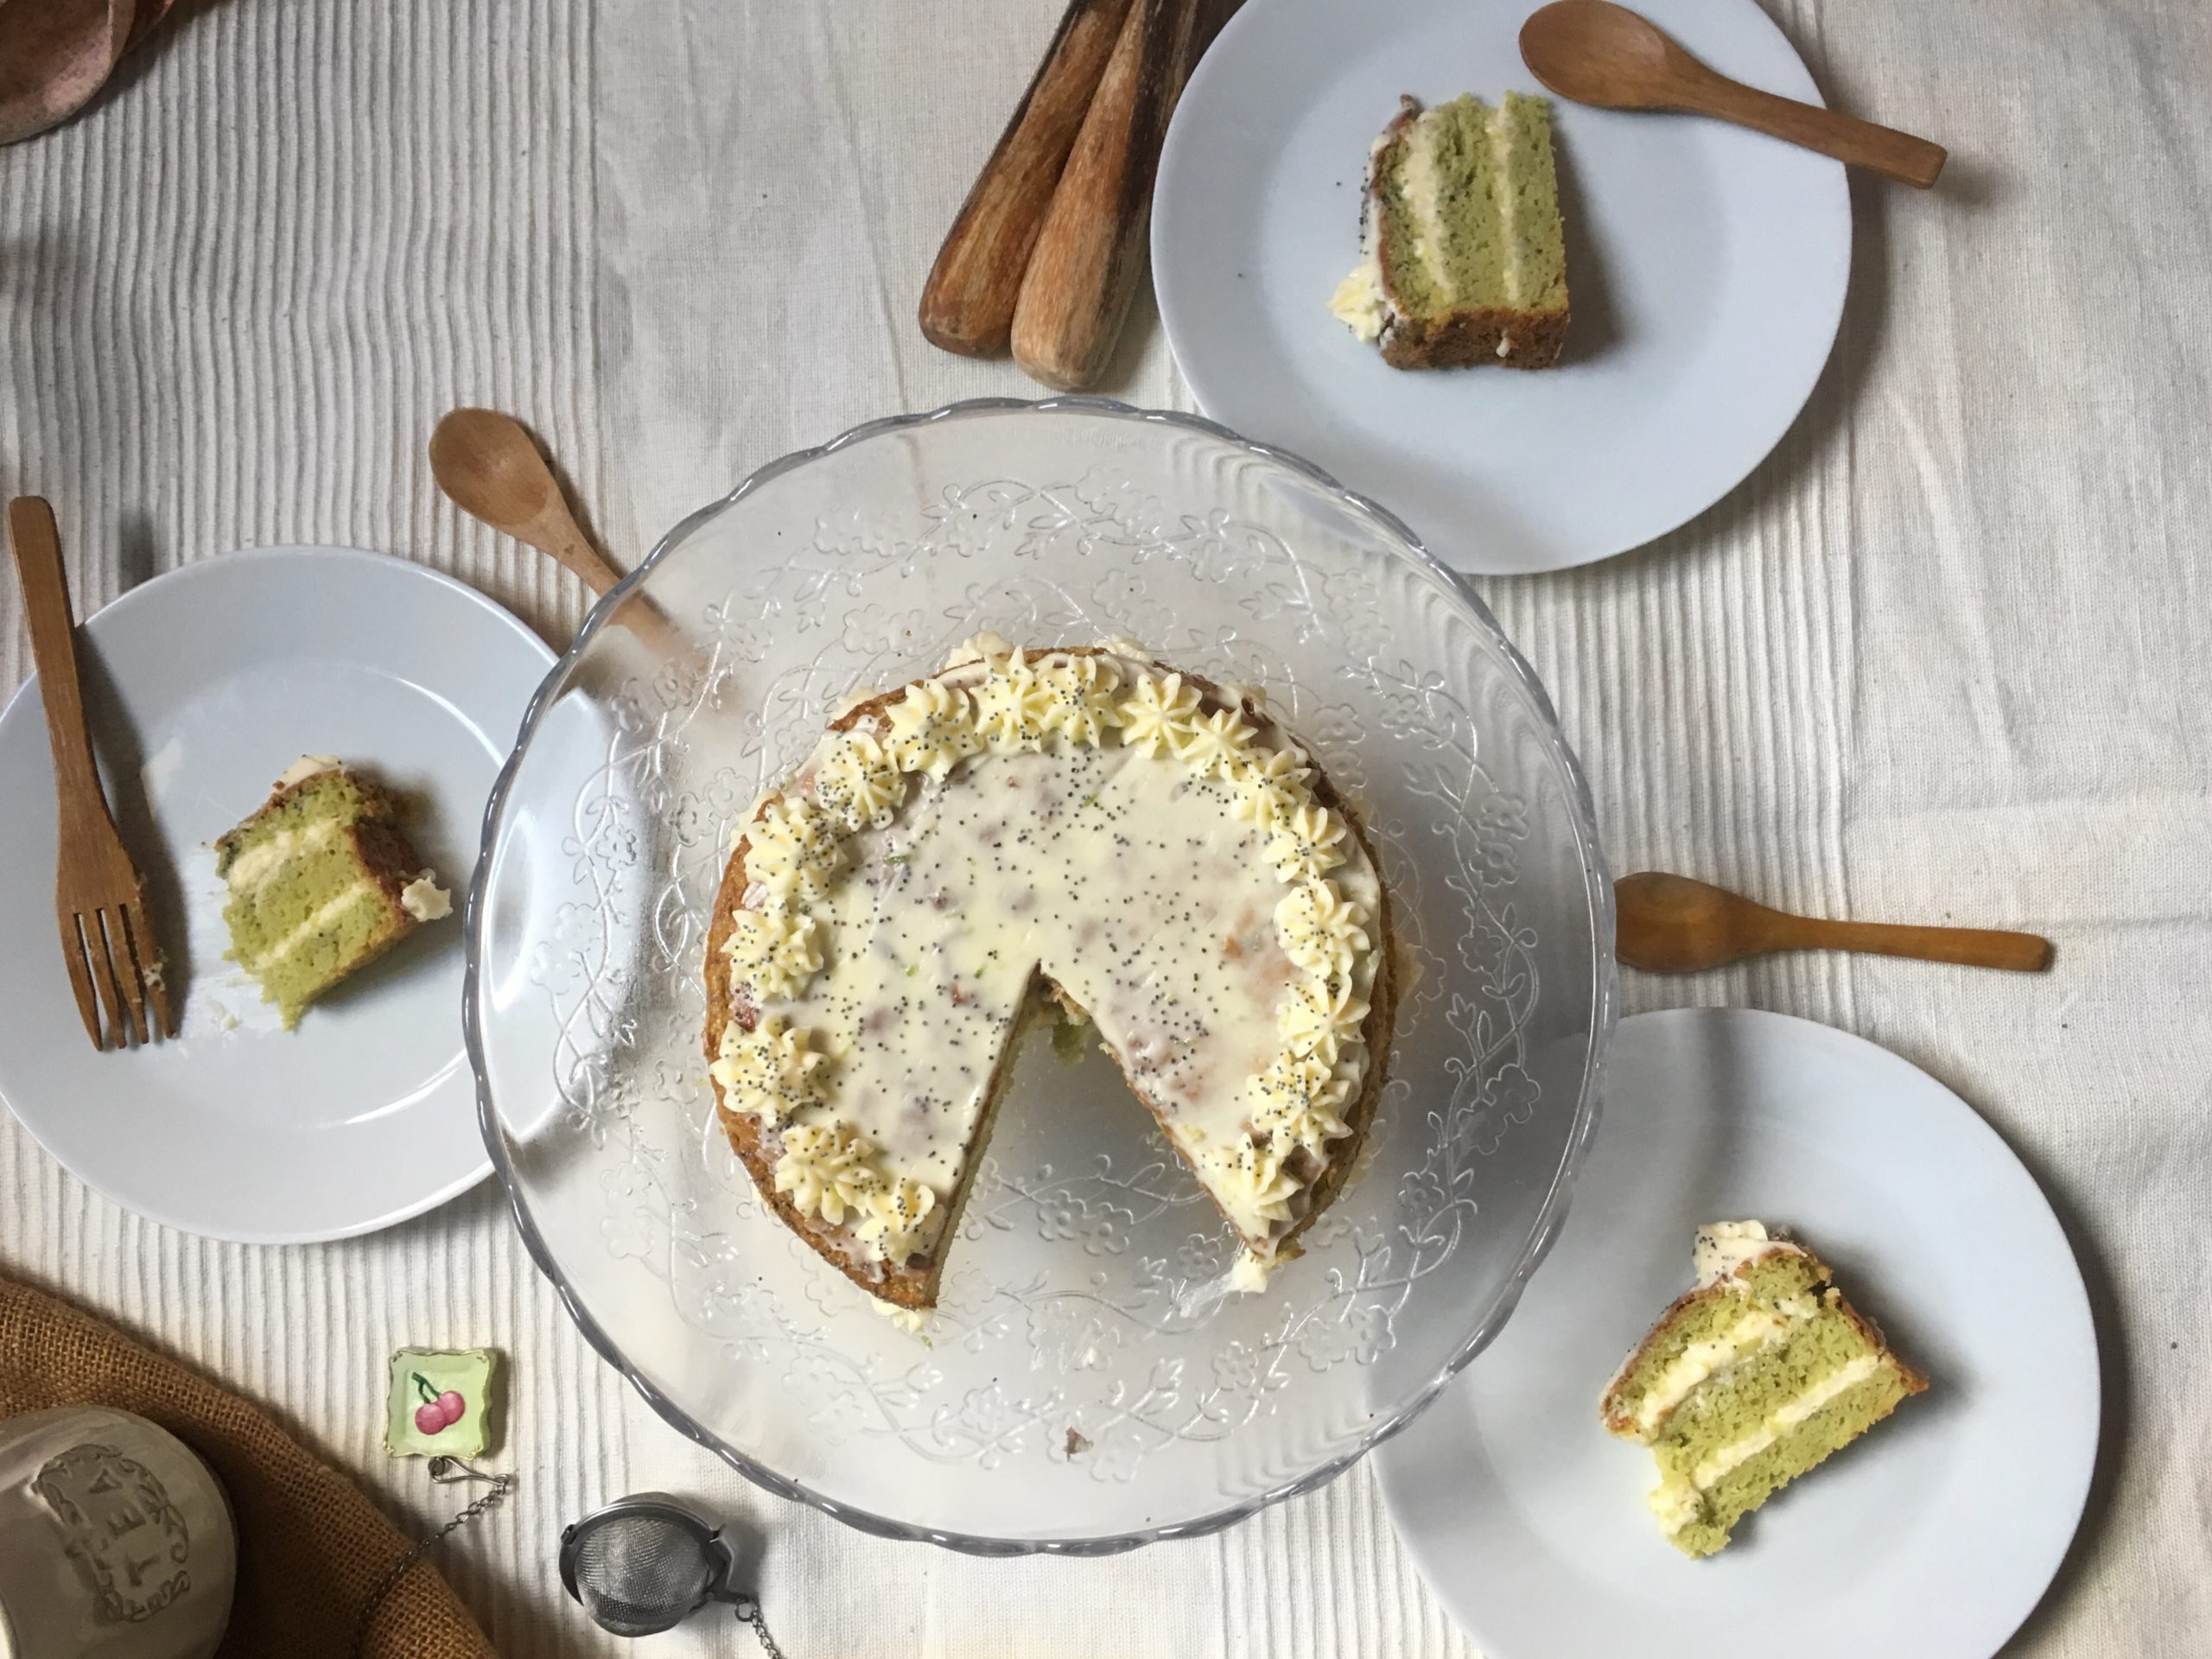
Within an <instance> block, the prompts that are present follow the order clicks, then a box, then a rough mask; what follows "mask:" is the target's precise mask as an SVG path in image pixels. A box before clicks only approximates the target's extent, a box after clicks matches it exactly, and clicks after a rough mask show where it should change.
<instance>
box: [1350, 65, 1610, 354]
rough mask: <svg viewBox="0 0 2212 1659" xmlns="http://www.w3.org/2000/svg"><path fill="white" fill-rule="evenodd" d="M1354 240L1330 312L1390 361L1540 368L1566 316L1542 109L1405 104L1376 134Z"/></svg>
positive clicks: (1519, 103)
mask: <svg viewBox="0 0 2212 1659" xmlns="http://www.w3.org/2000/svg"><path fill="white" fill-rule="evenodd" d="M1363 241H1364V255H1365V257H1363V259H1362V260H1361V262H1360V264H1359V266H1358V267H1357V269H1356V270H1354V271H1353V272H1352V273H1351V276H1349V277H1345V278H1344V282H1343V283H1341V284H1339V285H1338V289H1337V293H1336V297H1335V298H1334V300H1332V302H1331V303H1330V309H1331V310H1332V311H1333V312H1334V313H1335V314H1336V315H1337V316H1338V318H1340V319H1341V320H1343V321H1344V322H1345V323H1346V324H1348V325H1349V326H1350V327H1351V329H1352V331H1353V332H1354V333H1355V334H1357V335H1358V336H1359V337H1360V338H1361V339H1362V340H1374V341H1376V343H1377V344H1378V345H1380V346H1381V347H1382V351H1383V361H1385V362H1387V363H1389V365H1391V366H1392V367H1394V368H1400V369H1429V368H1467V367H1470V366H1471V365H1477V364H1482V363H1496V364H1499V365H1503V366H1504V367H1506V368H1510V369H1548V368H1549V367H1551V366H1552V365H1553V364H1554V363H1556V362H1558V361H1559V354H1560V347H1561V346H1563V345H1564V344H1565V343H1566V340H1567V319H1568V307H1567V242H1566V232H1565V227H1564V226H1563V225H1562V223H1561V220H1560V210H1559V181H1558V177H1557V175H1556V172H1555V170H1554V165H1553V159H1552V121H1551V106H1550V105H1548V104H1547V103H1546V102H1545V101H1544V100H1543V99H1541V98H1530V97H1528V96H1526V95H1524V94H1522V93H1520V92H1508V93H1507V94H1506V95H1505V97H1504V99H1503V100H1502V101H1501V102H1499V103H1498V104H1497V105H1495V106H1492V105H1486V104H1484V102H1483V101H1482V100H1481V99H1477V98H1473V97H1466V98H1455V99H1452V101H1451V102H1450V103H1448V104H1440V105H1437V106H1436V107H1435V108H1434V109H1433V110H1424V109H1423V108H1422V107H1421V105H1420V104H1419V103H1418V102H1417V101H1416V100H1414V99H1410V98H1408V99H1406V100H1405V102H1404V105H1403V107H1402V109H1401V110H1400V111H1399V112H1398V116H1397V118H1396V119H1395V120H1394V121H1392V122H1391V123H1390V124H1389V126H1388V127H1386V128H1384V129H1383V136H1382V137H1379V138H1377V139H1376V141H1375V145H1374V152H1373V156H1372V159H1371V160H1370V163H1369V168H1368V181H1367V200H1366V213H1365V229H1364V238H1363Z"/></svg>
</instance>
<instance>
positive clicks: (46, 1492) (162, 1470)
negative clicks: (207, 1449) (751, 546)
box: [0, 1406, 238, 1659]
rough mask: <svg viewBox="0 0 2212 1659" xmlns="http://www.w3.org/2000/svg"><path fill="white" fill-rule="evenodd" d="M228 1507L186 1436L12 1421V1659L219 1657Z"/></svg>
mask: <svg viewBox="0 0 2212 1659" xmlns="http://www.w3.org/2000/svg"><path fill="white" fill-rule="evenodd" d="M237 1574H238V1539H237V1535H236V1532H235V1530H234V1529H233V1528H232V1521H231V1510H230V1503H229V1500H228V1499H227V1498H226V1497H224V1495H223V1489H222V1487H221V1486H220V1485H219V1484H217V1482H216V1479H215V1477H214V1475H213V1473H212V1472H211V1471H209V1470H208V1467H207V1465H206V1464H204V1463H202V1462H201V1461H200V1459H199V1457H198V1456H197V1455H196V1454H195V1453H194V1452H193V1451H192V1449H191V1447H189V1446H186V1445H185V1444H184V1442H183V1441H181V1440H178V1439H177V1438H176V1436H175V1435H174V1434H171V1433H168V1430H166V1429H163V1428H160V1427H156V1425H154V1424H152V1423H149V1422H148V1421H146V1420H145V1419H144V1418H143V1417H136V1416H133V1415H131V1414H130V1413H128V1412H123V1411H111V1410H109V1409H108V1408H105V1407H104V1406H58V1407H55V1408H53V1409H52V1410H48V1411H35V1412H32V1413H30V1414H28V1415H25V1416H21V1417H10V1418H8V1419H6V1420H4V1421H0V1659H207V1656H209V1655H211V1654H213V1652H214V1651H215V1647H216V1644H217V1643H219V1642H220V1641H221V1639H222V1635H223V1627H224V1625H225V1624H227V1623H228V1622H229V1619H230V1611H231V1590H232V1584H233V1582H234V1580H236V1578H237Z"/></svg>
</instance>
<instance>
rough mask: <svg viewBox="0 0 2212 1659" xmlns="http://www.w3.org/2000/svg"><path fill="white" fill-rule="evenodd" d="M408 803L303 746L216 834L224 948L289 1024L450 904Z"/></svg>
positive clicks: (216, 862) (443, 914) (216, 871)
mask: <svg viewBox="0 0 2212 1659" xmlns="http://www.w3.org/2000/svg"><path fill="white" fill-rule="evenodd" d="M403 817H404V803H403V802H402V801H401V800H400V798H398V797H397V796H396V795H394V794H393V793H392V792H391V791H390V790H388V789H385V788H384V787H382V786H381V785H378V784H375V783H372V782H371V781H370V780H369V779H366V778H364V777H362V776H361V775H360V774H359V772H354V771H353V770H352V769H351V768H349V767H347V766H344V765H342V764H340V761H339V760H338V759H337V758H336V757H335V756H334V755H327V754H310V755H302V757H301V758H300V759H299V760H297V761H296V762H295V763H294V764H293V765H292V766H291V767H290V768H289V769H288V770H287V771H286V772H284V774H283V776H282V777H280V778H279V779H277V782H276V785H275V786H274V788H273V789H272V791H270V797H269V798H268V799H267V800H266V801H264V802H263V803H262V804H261V806H260V807H259V809H258V810H256V811H255V812H254V814H253V815H252V817H249V818H247V819H246V820H245V822H244V823H241V824H239V825H238V828H236V829H232V830H230V831H229V832H228V833H226V835H224V836H222V837H221V838H220V839H219V840H218V841H217V842H216V843H215V873H216V874H218V875H219V876H221V877H222V878H223V885H224V887H226V889H227V891H228V894H229V897H228V899H227V901H226V903H225V905H224V907H223V921H224V924H225V925H226V926H227V927H228V928H229V929H230V934H231V948H230V950H229V953H228V954H229V956H230V957H231V959H232V961H234V962H236V963H238V966H239V967H241V968H243V969H245V971H246V972H247V973H248V974H250V975H251V976H253V977H254V979H256V980H257V981H258V982H259V983H260V985H261V996H262V1000H263V1001H264V1002H274V1003H276V1004H277V1007H279V1008H280V1009H281V1010H282V1011H283V1019H284V1024H285V1026H286V1027H287V1028H289V1027H293V1026H296V1025H297V1024H298V1023H299V1020H300V1015H301V1014H302V1013H303V1012H304V1011H305V1010H306V1008H307V1007H308V1004H309V1003H311V1002H313V1001H315V999H316V998H317V997H319V996H321V995H323V994H324V993H326V992H327V991H328V990H329V989H330V988H332V987H333V986H334V985H336V984H337V983H338V982H340V981H341V980H343V979H345V978H346V976H349V975H351V974H353V973H355V972H357V971H358V970H359V969H361V968H363V967H365V966H366V965H367V964H368V963H371V962H372V961H374V960H375V959H376V958H377V957H380V956H382V955H383V954H384V953H385V951H386V950H390V949H391V947H392V946H393V945H395V944H398V943H399V941H400V940H402V939H404V938H406V937H407V936H408V935H409V934H410V933H412V932H413V931H415V930H416V928H418V927H420V926H421V925H423V923H425V922H432V921H436V920H437V919H439V918H441V917H443V916H446V915H448V914H449V913H450V912H451V911H452V909H453V903H452V899H451V898H450V896H449V895H448V893H446V891H445V890H444V889H443V888H442V887H439V886H438V884H437V879H436V877H435V874H433V873H432V872H431V871H430V870H429V868H426V867H425V866H424V865H423V860H422V858H421V856H420V855H418V854H417V853H416V850H415V848H414V845H413V843H412V842H410V841H409V840H408V838H407V833H406V831H405V830H404V829H402V828H401V827H400V822H401V819H402V818H403Z"/></svg>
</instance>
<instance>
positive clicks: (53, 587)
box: [8, 495, 99, 801]
mask: <svg viewBox="0 0 2212 1659" xmlns="http://www.w3.org/2000/svg"><path fill="white" fill-rule="evenodd" d="M8 537H9V540H10V542H11V543H14V546H15V550H16V577H17V579H18V580H19V581H20V582H22V587H23V615H24V617H25V619H26V620H28V621H29V624H30V630H31V661H32V662H33V663H34V664H35V665H36V666H37V669H38V691H39V701H40V702H42V703H44V704H45V705H46V734H47V740H48V742H49V743H50V744H52V746H53V748H54V781H55V782H56V784H58V785H60V791H61V797H62V798H63V799H64V800H65V801H66V800H67V799H68V798H70V793H71V791H73V790H79V789H83V788H85V787H86V786H87V785H89V786H90V788H91V789H92V791H95V792H97V791H98V790H99V766H97V765H96V764H95V763H94V761H93V760H92V730H91V728H90V727H89V726H88V725H87V724H86V720H85V694H84V686H83V684H82V683H81V682H80V681H79V678H78V673H77V620H76V618H75V617H74V616H73V615H72V614H71V613H70V609H69V577H68V573H67V571H66V570H65V569H63V568H62V564H61V538H60V533H59V532H58V531H56V530H55V528H54V509H53V508H52V507H50V506H48V505H47V503H46V501H45V499H44V498H43V497H41V496H35V495H19V496H17V497H16V499H14V500H12V501H10V503H9V504H8Z"/></svg>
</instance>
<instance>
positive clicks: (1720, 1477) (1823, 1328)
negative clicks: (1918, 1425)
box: [1599, 1221, 1928, 1556]
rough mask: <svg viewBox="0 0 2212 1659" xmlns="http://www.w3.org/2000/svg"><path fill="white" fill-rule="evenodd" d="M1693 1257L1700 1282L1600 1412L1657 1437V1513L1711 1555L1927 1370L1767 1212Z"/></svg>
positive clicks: (1719, 1227)
mask: <svg viewBox="0 0 2212 1659" xmlns="http://www.w3.org/2000/svg"><path fill="white" fill-rule="evenodd" d="M1694 1259H1695V1262H1696V1268H1697V1285H1696V1287H1694V1289H1692V1290H1690V1291H1689V1292H1688V1293H1687V1294H1684V1295H1683V1296H1681V1298H1679V1299H1678V1300H1676V1301H1675V1304H1674V1305H1673V1306H1671V1307H1669V1309H1668V1310H1667V1311H1666V1313H1663V1314H1662V1315H1661V1316H1660V1318H1659V1322H1658V1323H1657V1324H1656V1325H1653V1326H1652V1328H1651V1331H1650V1333H1649V1335H1647V1336H1646V1337H1645V1338H1643V1341H1642V1342H1641V1343H1639V1344H1637V1348H1636V1350H1635V1351H1634V1352H1632V1353H1630V1355H1629V1357H1628V1358H1627V1359H1626V1360H1624V1362H1623V1363H1622V1364H1621V1368H1620V1370H1618V1372H1616V1373H1615V1374H1614V1376H1613V1379H1612V1382H1611V1383H1610V1384H1609V1385H1608V1386H1607V1388H1606V1390H1605V1398H1604V1400H1603V1402H1601V1404H1600V1407H1599V1412H1600V1414H1601V1415H1602V1416H1603V1418H1604V1420H1605V1427H1607V1428H1608V1429H1610V1430H1611V1432H1612V1433H1615V1434H1618V1435H1619V1436H1621V1437H1622V1438H1623V1439H1624V1440H1637V1441H1640V1442H1642V1443H1643V1444H1644V1445H1646V1446H1649V1447H1650V1448H1651V1451H1652V1455H1653V1457H1654V1458H1655V1459H1656V1460H1657V1463H1658V1465H1659V1480H1658V1484H1657V1485H1656V1486H1655V1487H1654V1488H1653V1489H1652V1491H1651V1494H1650V1497H1649V1503H1650V1505H1651V1510H1652V1513H1653V1514H1654V1515H1655V1516H1656V1517H1657V1518H1658V1522H1659V1525H1660V1527H1661V1529H1662V1530H1663V1531H1664V1532H1665V1533H1666V1535H1667V1536H1668V1538H1669V1541H1672V1542H1673V1543H1674V1545H1675V1548H1678V1549H1680V1550H1681V1551H1682V1552H1683V1553H1684V1554H1688V1555H1691V1556H1701V1555H1710V1554H1713V1552H1714V1551H1715V1550H1718V1549H1720V1548H1724V1547H1725V1546H1726V1544H1727V1542H1728V1538H1729V1533H1730V1530H1731V1529H1732V1528H1733V1527H1734V1526H1735V1524H1736V1522H1738V1521H1739V1520H1741V1519H1742V1518H1743V1517H1744V1516H1745V1515H1748V1514H1749V1513H1750V1512H1751V1510H1756V1509H1757V1508H1758V1507H1759V1505H1760V1504H1762V1503H1765V1502H1766V1500H1767V1499H1768V1498H1769V1497H1772V1496H1773V1495H1774V1494H1775V1493H1776V1492H1777V1491H1779V1490H1781V1488H1782V1487H1783V1486H1784V1485H1786V1484H1789V1482H1790V1481H1792V1480H1794V1479H1796V1478H1797V1477H1798V1476H1799V1475H1802V1474H1804V1473H1805V1472H1807V1471H1808V1470H1811V1469H1813V1468H1814V1467H1815V1466H1816V1465H1819V1464H1820V1463H1821V1462H1822V1461H1824V1460H1825V1459H1827V1458H1828V1457H1829V1456H1830V1455H1831V1454H1833V1453H1834V1452H1839V1451H1840V1450H1841V1449H1842V1448H1843V1447H1844V1446H1847V1445H1849V1444H1850V1443H1851V1442H1852V1441H1853V1440H1857V1439H1858V1438H1859V1436H1860V1435H1861V1434H1864V1433H1866V1431H1867V1430H1868V1429H1870V1428H1872V1427H1873V1426H1874V1425H1875V1424H1876V1423H1878V1422H1879V1421H1882V1419H1884V1418H1885V1417H1886V1416H1888V1415H1889V1414H1890V1413H1891V1412H1892V1411H1894V1410H1895V1409H1896V1408H1897V1405H1898V1403H1899V1402H1902V1401H1903V1400H1904V1398H1905V1397H1906V1396H1907V1395H1915V1394H1918V1393H1920V1392H1921V1391H1922V1390H1923V1389H1926V1388H1927V1386H1928V1379H1927V1378H1926V1377H1924V1376H1922V1375H1921V1374H1920V1373H1919V1372H1918V1371H1916V1370H1914V1369H1913V1368H1912V1367H1911V1366H1910V1365H1908V1364H1906V1363H1904V1361H1903V1360H1901V1359H1899V1358H1898V1357H1897V1355H1896V1354H1894V1353H1892V1352H1891V1351H1890V1348H1889V1345H1888V1344H1887V1343H1885V1341H1884V1340H1883V1339H1882V1333H1881V1332H1879V1331H1878V1330H1877V1329H1876V1328H1875V1327H1874V1325H1873V1324H1872V1321H1870V1320H1868V1319H1866V1317H1865V1316H1864V1315H1863V1314H1861V1313H1859V1312H1858V1311H1857V1310H1856V1309H1855V1308H1853V1306H1851V1305H1850V1303H1848V1302H1847V1301H1846V1300H1844V1297H1843V1293H1842V1292H1841V1291H1840V1290H1839V1289H1838V1288H1836V1286H1835V1283H1834V1276H1833V1275H1832V1274H1830V1273H1829V1271H1828V1268H1827V1265H1826V1264H1825V1263H1824V1262H1821V1259H1820V1258H1819V1257H1818V1256H1816V1255H1814V1254H1813V1253H1812V1251H1810V1250H1809V1249H1806V1248H1805V1247H1804V1246H1803V1245H1802V1244H1797V1243H1791V1242H1789V1241H1788V1240H1786V1239H1782V1238H1777V1237H1773V1236H1770V1235H1769V1233H1768V1231H1767V1230H1766V1228H1765V1227H1764V1225H1763V1224H1761V1223H1758V1222H1756V1221H1739V1222H1715V1223H1713V1224H1712V1225H1710V1226H1708V1227H1705V1228H1702V1229H1700V1231H1699V1233H1698V1236H1697V1242H1696V1246H1695V1249H1694Z"/></svg>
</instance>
